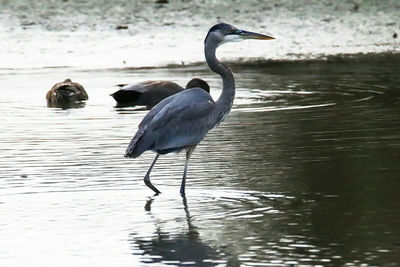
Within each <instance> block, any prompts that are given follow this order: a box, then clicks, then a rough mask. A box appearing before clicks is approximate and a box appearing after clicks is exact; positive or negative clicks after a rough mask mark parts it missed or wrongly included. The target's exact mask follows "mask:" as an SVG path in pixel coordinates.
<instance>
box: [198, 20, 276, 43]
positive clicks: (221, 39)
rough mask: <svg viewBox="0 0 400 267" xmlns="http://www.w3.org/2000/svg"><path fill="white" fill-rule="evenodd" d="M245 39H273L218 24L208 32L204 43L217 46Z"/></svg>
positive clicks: (268, 35) (224, 24) (265, 35)
mask: <svg viewBox="0 0 400 267" xmlns="http://www.w3.org/2000/svg"><path fill="white" fill-rule="evenodd" d="M245 39H258V40H273V39H275V38H274V37H273V36H272V35H270V34H260V33H255V32H249V31H245V30H241V29H238V28H236V27H235V26H232V25H229V24H227V23H218V24H216V25H214V26H213V27H211V29H210V30H209V31H208V34H207V37H206V39H205V40H204V42H205V43H207V42H211V43H214V44H215V45H216V46H219V45H221V44H224V43H227V42H239V41H242V40H245Z"/></svg>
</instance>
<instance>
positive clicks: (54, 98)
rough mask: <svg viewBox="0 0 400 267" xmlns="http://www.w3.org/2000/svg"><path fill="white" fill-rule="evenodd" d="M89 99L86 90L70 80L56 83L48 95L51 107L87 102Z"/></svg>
mask: <svg viewBox="0 0 400 267" xmlns="http://www.w3.org/2000/svg"><path fill="white" fill-rule="evenodd" d="M88 98H89V97H88V94H87V93H86V91H85V88H83V86H82V85H80V84H79V83H75V82H72V81H71V80H70V79H66V80H65V81H63V82H60V83H56V84H55V85H54V86H53V87H52V88H51V89H50V90H49V91H48V92H47V94H46V99H47V103H48V104H49V105H56V104H65V103H73V102H76V101H83V100H87V99H88Z"/></svg>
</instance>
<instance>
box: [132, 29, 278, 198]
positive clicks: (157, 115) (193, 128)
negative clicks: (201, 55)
mask: <svg viewBox="0 0 400 267" xmlns="http://www.w3.org/2000/svg"><path fill="white" fill-rule="evenodd" d="M241 38H252V39H273V37H271V36H266V35H261V34H257V33H252V32H247V31H242V30H238V29H237V28H235V27H233V26H231V25H229V24H225V23H220V24H217V25H215V26H213V27H212V28H211V29H210V31H209V32H208V34H207V37H206V40H205V49H204V52H205V56H206V61H207V63H208V66H209V67H210V69H211V70H212V71H214V72H216V73H218V74H219V75H220V76H221V78H222V81H223V89H222V93H221V96H220V97H219V98H218V100H217V101H214V100H213V99H212V97H211V96H210V95H209V94H208V93H207V92H205V91H204V90H202V89H200V88H193V89H188V90H185V91H183V92H180V93H178V94H175V95H173V96H170V97H168V98H166V99H164V100H163V101H161V102H160V103H158V104H157V105H156V106H154V107H153V108H152V109H151V110H150V111H149V113H147V115H146V116H145V117H144V119H143V120H142V122H141V123H140V124H139V129H138V131H137V133H136V134H135V136H134V137H133V139H132V141H131V142H130V144H129V146H128V148H127V150H126V153H125V156H126V157H133V158H136V157H139V156H140V155H141V154H142V153H143V152H144V151H146V150H152V151H154V152H156V153H157V154H156V157H155V158H154V161H153V163H152V164H151V166H150V168H149V170H148V171H147V173H146V176H145V178H144V181H145V183H146V185H147V186H148V187H149V188H151V189H152V190H153V191H154V192H156V193H157V194H158V193H160V191H159V190H158V189H157V188H156V187H154V186H153V185H152V184H151V182H150V172H151V170H152V168H153V166H154V165H155V163H156V161H157V159H158V157H159V155H160V154H167V153H171V152H176V151H181V150H183V149H185V150H186V163H185V169H184V172H183V177H182V184H181V190H180V192H181V194H182V195H184V194H185V182H186V172H187V168H188V165H189V158H190V156H191V154H192V152H193V151H194V149H195V147H196V145H197V144H198V143H199V142H200V141H201V140H203V138H204V137H205V136H206V134H207V132H208V131H209V130H211V129H212V128H214V127H215V126H216V125H218V124H219V123H220V122H221V121H223V120H224V118H225V116H226V115H227V114H228V113H229V111H230V109H231V107H232V103H233V100H234V98H235V79H234V77H233V74H232V71H231V70H230V69H229V67H228V66H226V65H224V64H222V63H220V62H219V61H218V59H217V58H216V57H215V51H216V49H217V47H218V46H219V45H221V44H223V43H225V42H229V41H237V40H240V39H241Z"/></svg>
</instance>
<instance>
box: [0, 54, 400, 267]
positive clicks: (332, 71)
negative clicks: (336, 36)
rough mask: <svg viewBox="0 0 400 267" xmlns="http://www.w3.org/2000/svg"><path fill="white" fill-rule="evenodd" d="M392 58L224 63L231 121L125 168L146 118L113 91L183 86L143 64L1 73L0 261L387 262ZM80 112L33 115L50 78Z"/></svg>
mask: <svg viewBox="0 0 400 267" xmlns="http://www.w3.org/2000/svg"><path fill="white" fill-rule="evenodd" d="M398 62H399V61H398V60H396V59H393V60H392V59H387V58H386V59H374V58H372V59H366V60H356V61H351V60H349V61H347V62H340V61H339V62H325V63H315V62H314V63H312V62H311V63H310V62H309V63H268V64H264V65H257V64H251V63H250V64H243V65H234V66H233V70H234V71H235V73H236V78H237V86H238V92H237V97H236V100H235V104H234V107H233V110H232V112H231V113H230V115H229V116H228V117H227V119H226V121H225V122H224V123H222V124H221V126H220V127H219V128H217V129H215V130H213V131H211V132H210V133H209V134H208V135H207V137H206V139H205V140H204V141H203V142H202V143H201V144H200V145H199V146H198V147H197V149H196V151H195V152H194V154H193V158H192V160H191V164H190V167H189V173H188V181H187V198H186V199H182V198H181V197H180V195H179V185H180V180H181V175H182V171H183V166H184V155H182V154H179V155H175V154H170V155H166V156H162V157H161V158H160V160H159V161H158V164H157V165H156V167H155V168H154V170H153V173H152V181H153V183H154V184H155V185H156V186H157V187H158V188H159V189H160V190H161V191H162V192H163V193H162V194H161V195H159V196H154V195H153V194H152V192H151V190H150V189H148V188H147V187H146V186H145V185H144V184H143V181H142V179H143V176H144V174H145V172H146V170H147V168H148V167H149V164H150V163H151V160H152V159H153V156H154V154H152V153H151V152H146V153H145V154H143V155H142V156H141V157H140V158H138V159H135V160H131V159H125V158H124V157H123V154H124V151H125V148H126V146H127V145H128V143H129V141H130V139H131V137H132V136H133V134H134V133H135V131H136V128H137V125H138V123H139V122H140V120H141V119H142V118H143V116H144V115H145V114H146V111H144V110H140V109H136V108H116V107H115V103H114V101H113V99H112V98H111V97H110V96H109V95H108V94H110V93H112V92H113V91H114V90H116V89H117V88H116V86H115V85H116V84H118V83H133V82H138V81H143V80H147V79H168V80H174V81H177V82H178V83H180V84H182V85H183V84H185V83H186V82H187V81H188V80H189V79H190V77H193V76H196V77H201V78H204V79H205V80H207V81H208V82H209V83H210V84H211V88H212V90H213V91H212V95H213V96H214V97H217V96H218V95H219V93H220V89H217V88H221V82H220V79H219V77H217V76H216V75H215V74H213V73H211V72H210V71H209V70H208V69H207V68H206V67H205V66H203V65H199V66H190V67H182V68H159V69H102V70H77V69H71V68H40V69H25V70H21V69H20V70H12V69H2V70H1V75H0V81H1V87H2V88H1V93H2V97H1V99H0V128H1V131H0V151H1V157H0V169H1V172H0V211H1V214H2V215H1V217H0V248H1V249H0V265H1V266H33V265H35V266H142V265H146V266H147V265H148V266H163V265H186V266H239V265H243V266H260V265H261V266H344V265H346V266H398V264H399V262H400V261H399V255H400V241H399V236H400V230H399V229H400V228H399V225H400V215H399V207H400V180H399V174H400V164H399V162H400V120H399V114H400V91H399V90H400V88H399V84H400V72H399V71H398V69H399V67H400V65H399V63H398ZM68 77H69V78H71V79H72V80H76V81H78V82H80V83H82V84H83V85H84V86H85V88H86V89H87V91H88V94H89V100H88V101H87V102H86V103H85V104H84V105H82V106H79V107H74V108H69V109H61V108H48V107H47V106H46V101H45V93H46V92H47V90H48V89H49V88H50V87H51V86H52V85H53V84H54V82H56V81H61V80H64V79H65V78H68Z"/></svg>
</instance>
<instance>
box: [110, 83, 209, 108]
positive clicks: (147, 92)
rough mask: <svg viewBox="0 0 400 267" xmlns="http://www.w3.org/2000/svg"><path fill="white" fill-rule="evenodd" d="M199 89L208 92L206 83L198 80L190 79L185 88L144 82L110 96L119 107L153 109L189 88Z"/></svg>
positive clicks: (170, 84)
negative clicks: (166, 99) (162, 101)
mask: <svg viewBox="0 0 400 267" xmlns="http://www.w3.org/2000/svg"><path fill="white" fill-rule="evenodd" d="M195 87H198V88H201V89H203V90H205V91H206V92H207V93H209V92H210V86H209V85H208V83H207V82H206V81H204V80H202V79H199V78H193V79H191V80H190V81H189V82H188V83H187V84H186V87H185V88H183V87H182V86H180V85H178V84H177V83H174V82H170V81H144V82H140V83H137V84H132V85H129V84H128V85H124V86H123V87H122V88H121V89H119V90H118V91H116V92H115V93H113V94H111V96H112V97H113V98H114V99H115V101H116V102H117V105H119V106H121V105H122V106H146V108H147V109H151V108H153V107H154V106H155V105H157V104H158V103H159V102H161V100H163V99H165V98H167V97H169V96H171V95H174V94H177V93H180V92H182V91H183V90H185V89H189V88H195Z"/></svg>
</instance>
